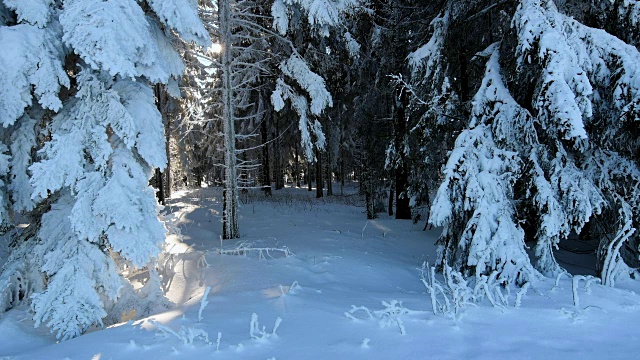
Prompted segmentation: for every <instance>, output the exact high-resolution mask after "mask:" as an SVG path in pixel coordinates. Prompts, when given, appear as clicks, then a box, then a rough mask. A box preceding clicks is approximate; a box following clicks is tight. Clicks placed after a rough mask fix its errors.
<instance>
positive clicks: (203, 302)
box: [198, 286, 211, 322]
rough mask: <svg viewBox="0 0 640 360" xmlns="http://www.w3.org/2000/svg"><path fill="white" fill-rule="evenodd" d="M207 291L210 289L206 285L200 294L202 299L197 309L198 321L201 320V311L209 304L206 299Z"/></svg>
mask: <svg viewBox="0 0 640 360" xmlns="http://www.w3.org/2000/svg"><path fill="white" fill-rule="evenodd" d="M209 291H211V286H207V288H206V289H205V290H204V295H202V300H200V309H199V310H198V322H200V321H202V311H203V310H204V308H205V307H207V305H208V304H209V301H207V296H209Z"/></svg>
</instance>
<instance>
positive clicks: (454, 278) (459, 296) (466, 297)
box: [420, 263, 531, 319]
mask: <svg viewBox="0 0 640 360" xmlns="http://www.w3.org/2000/svg"><path fill="white" fill-rule="evenodd" d="M435 272H436V270H435V267H430V266H429V264H427V263H424V264H423V265H422V269H421V278H420V280H421V281H422V284H423V285H424V287H425V289H426V290H427V293H428V294H429V297H430V299H431V308H432V309H433V314H434V315H437V314H443V315H447V316H449V317H451V318H453V319H459V318H460V316H461V310H462V309H463V308H465V307H467V306H469V305H473V306H475V304H476V303H478V302H480V301H482V300H483V299H484V298H485V297H486V299H487V300H488V301H489V302H490V303H491V305H493V306H494V307H496V308H499V309H504V308H506V307H507V306H509V296H510V288H509V285H507V286H506V287H504V289H506V294H505V293H504V292H503V290H502V289H503V284H504V283H505V282H504V281H503V280H502V278H500V276H499V273H498V272H497V271H493V272H492V273H491V274H490V275H480V276H476V277H475V279H465V278H464V276H463V275H462V274H461V273H460V272H459V271H455V270H453V269H452V268H451V267H450V266H445V267H444V273H443V276H444V283H442V282H440V281H438V280H436V277H435ZM530 286H531V283H530V282H526V283H525V284H524V285H523V286H522V288H521V290H520V291H518V293H517V294H516V299H515V303H514V307H520V305H521V302H522V297H523V296H524V295H525V294H526V293H527V290H528V289H529V287H530Z"/></svg>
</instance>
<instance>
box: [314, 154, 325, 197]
mask: <svg viewBox="0 0 640 360" xmlns="http://www.w3.org/2000/svg"><path fill="white" fill-rule="evenodd" d="M322 187H323V186H322V152H321V151H320V150H319V149H316V198H321V197H322V196H323V193H322V190H323V189H322Z"/></svg>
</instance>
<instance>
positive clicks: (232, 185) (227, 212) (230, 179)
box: [218, 0, 239, 239]
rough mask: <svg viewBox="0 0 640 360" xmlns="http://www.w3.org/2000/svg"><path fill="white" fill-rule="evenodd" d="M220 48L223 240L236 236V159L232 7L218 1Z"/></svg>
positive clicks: (237, 235) (227, 0) (227, 2)
mask: <svg viewBox="0 0 640 360" xmlns="http://www.w3.org/2000/svg"><path fill="white" fill-rule="evenodd" d="M218 5H219V9H218V11H219V12H218V14H219V18H220V45H221V47H222V51H221V54H220V55H221V57H222V103H223V113H222V121H223V122H224V124H223V133H224V165H225V179H224V191H223V200H224V201H223V203H224V205H223V207H222V237H223V238H224V239H235V238H238V237H239V233H238V179H237V159H236V133H235V107H234V101H233V100H234V99H233V84H232V83H231V74H232V59H231V46H232V41H231V7H230V4H229V0H221V1H219V2H218Z"/></svg>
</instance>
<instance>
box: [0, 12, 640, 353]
mask: <svg viewBox="0 0 640 360" xmlns="http://www.w3.org/2000/svg"><path fill="white" fill-rule="evenodd" d="M639 46H640V1H636V0H433V1H419V0H368V1H367V0H218V1H199V2H198V3H196V2H195V1H192V0H165V1H161V0H108V1H99V2H94V1H89V0H25V1H16V0H2V1H0V79H1V80H0V124H1V125H2V127H1V128H0V180H1V181H0V221H1V223H2V233H3V234H4V239H6V243H7V246H6V251H3V253H1V254H0V255H1V256H2V262H0V264H3V265H2V272H1V273H0V311H3V312H4V311H7V310H10V309H12V308H15V307H19V306H28V308H29V311H30V314H31V316H32V317H33V320H34V321H35V325H36V326H39V325H40V324H42V325H45V326H46V327H48V328H50V330H51V331H52V332H54V333H55V334H56V336H57V337H58V338H60V339H71V338H73V337H76V336H78V335H80V334H82V333H84V332H86V331H87V330H89V329H91V328H92V327H93V326H103V325H111V324H114V323H117V322H118V320H120V318H119V317H118V314H120V313H122V311H124V310H125V309H129V308H132V307H135V308H137V309H146V314H144V313H145V311H143V310H139V314H138V315H140V316H142V315H147V314H148V313H149V312H150V311H151V310H150V309H152V308H153V306H154V305H157V304H158V303H161V302H163V301H166V299H165V298H164V295H163V292H164V291H165V290H166V289H164V287H163V277H166V272H165V270H166V269H165V267H164V265H166V262H164V261H165V260H166V256H167V255H166V254H167V246H166V244H165V238H166V237H167V235H168V234H171V233H172V231H175V229H173V228H172V227H171V226H170V221H169V220H170V219H169V217H168V215H167V213H166V212H163V211H162V207H161V206H159V203H160V204H162V205H165V202H166V201H167V200H168V199H170V198H171V196H172V194H173V193H175V192H176V191H182V190H187V189H196V188H197V189H199V188H202V187H210V188H211V187H220V188H221V189H223V191H222V198H221V202H222V214H221V221H222V227H221V231H220V234H218V235H219V238H211V239H207V241H209V240H210V241H211V242H216V243H220V242H221V241H222V240H223V239H226V240H231V239H237V238H240V237H241V235H242V234H243V231H244V230H243V223H242V221H239V219H240V215H241V213H242V212H243V211H249V210H248V209H247V208H242V207H239V205H240V202H241V200H242V198H243V196H260V197H264V198H269V197H272V196H275V195H276V194H277V193H278V192H281V191H282V192H284V191H286V190H287V189H285V188H292V187H297V188H307V189H308V191H315V197H316V198H322V197H332V196H335V197H340V196H344V195H345V191H346V189H348V188H349V187H350V186H354V185H355V186H357V188H358V193H359V194H360V195H361V196H363V198H364V205H365V207H366V210H365V211H364V212H363V215H362V217H363V219H364V217H365V216H366V219H375V218H377V217H378V216H379V215H380V214H383V213H386V214H388V215H389V216H394V217H395V219H406V220H413V222H414V223H418V224H420V226H421V227H423V228H425V229H427V228H434V229H436V231H438V232H439V234H440V235H439V238H438V240H437V243H436V246H437V250H436V256H435V259H432V261H433V262H434V264H432V265H433V268H430V267H427V268H423V272H424V271H426V272H427V273H423V278H422V281H423V282H424V286H425V287H426V290H427V291H428V292H429V293H430V294H431V299H432V300H433V305H434V313H435V311H436V307H437V306H436V302H435V301H436V299H435V298H436V294H437V292H438V291H437V286H436V282H437V280H435V275H434V274H433V272H440V273H441V275H438V276H439V278H440V279H443V280H442V281H443V284H446V286H448V288H447V289H448V290H447V291H445V290H441V291H442V295H444V294H445V292H447V294H449V292H448V291H451V293H452V294H453V293H455V294H457V295H455V296H462V297H461V298H458V299H457V300H456V301H457V302H456V305H455V306H458V305H460V304H462V303H466V302H473V301H472V296H470V297H464V296H463V295H461V294H465V293H466V294H471V293H473V291H472V290H471V289H475V290H476V291H477V289H484V290H482V291H486V294H485V293H483V294H485V295H486V297H488V298H491V299H492V300H491V302H492V303H493V302H494V300H496V301H497V300H498V298H499V296H496V294H497V293H495V291H498V292H500V294H502V292H501V290H495V289H500V288H502V289H507V288H512V287H513V288H514V289H525V290H524V291H525V292H526V288H527V287H528V286H530V284H535V283H536V281H540V280H543V279H545V278H558V279H559V278H560V277H561V276H563V274H566V275H569V273H568V271H567V270H566V269H564V268H563V267H562V266H561V265H560V264H559V262H558V261H557V260H556V255H555V253H556V251H557V250H558V249H559V248H561V247H563V246H564V244H565V242H566V241H568V240H580V241H584V242H585V243H589V244H594V245H593V246H594V249H593V251H594V252H595V263H594V264H592V267H593V269H592V270H593V273H594V274H595V275H596V277H597V278H598V279H599V280H597V281H599V282H600V283H601V285H604V286H611V287H613V286H614V285H615V283H616V281H617V280H620V279H628V278H629V277H630V276H631V277H635V276H637V275H638V273H637V272H636V269H637V268H639V267H640V240H639V238H638V232H637V231H636V230H637V229H638V227H639V226H640V168H639V166H640V137H639V135H640V134H639V130H638V129H639V127H638V124H639V122H640V53H639V52H638V49H640V48H639ZM385 216H386V215H385ZM294 225H295V224H294ZM363 234H364V229H363ZM363 237H364V235H363ZM423 260H424V259H422V260H421V261H423ZM134 270H135V271H134ZM429 272H431V275H426V274H428V273H429ZM142 273H144V277H145V279H146V280H145V281H144V282H143V283H144V285H143V286H139V285H140V284H139V283H138V279H137V278H136V276H140V274H142ZM425 276H426V277H425ZM429 276H431V277H429ZM589 281H592V280H589ZM593 281H596V280H595V278H594V280H593ZM438 286H439V285H438ZM493 287H495V289H494V288H493ZM462 288H464V289H466V290H464V291H462V290H461V289H462ZM441 289H442V288H441ZM454 290H455V291H454ZM466 291H471V292H466ZM492 294H493V295H492ZM450 296H454V295H450ZM519 296H520V295H519ZM205 297H206V295H205ZM445 297H446V296H445ZM493 297H495V299H494V298H493ZM518 299H520V297H518ZM447 304H449V303H448V302H447ZM443 306H444V305H443ZM447 306H449V305H447ZM452 306H453V305H452ZM451 309H453V307H452V308H451ZM456 309H457V307H456ZM201 311H202V310H201ZM451 311H454V310H451ZM456 311H457V310H456ZM252 326H253V325H252ZM276 328H277V326H276ZM252 329H253V327H252ZM263 331H264V330H263ZM273 333H275V328H274V330H273ZM252 334H253V332H252ZM218 341H220V340H219V339H218Z"/></svg>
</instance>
